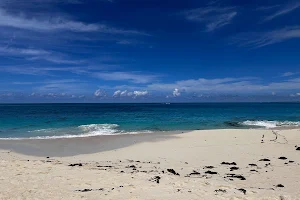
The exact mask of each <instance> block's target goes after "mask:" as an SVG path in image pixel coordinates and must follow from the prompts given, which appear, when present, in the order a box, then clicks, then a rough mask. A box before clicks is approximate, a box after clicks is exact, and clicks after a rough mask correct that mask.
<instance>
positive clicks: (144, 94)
mask: <svg viewBox="0 0 300 200" xmlns="http://www.w3.org/2000/svg"><path fill="white" fill-rule="evenodd" d="M133 94H134V95H135V96H136V97H141V96H147V95H148V94H149V93H148V91H147V90H146V91H134V92H133Z"/></svg>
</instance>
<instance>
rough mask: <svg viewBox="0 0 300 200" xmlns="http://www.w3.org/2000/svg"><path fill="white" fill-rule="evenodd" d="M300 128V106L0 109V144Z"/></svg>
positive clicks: (3, 106)
mask: <svg viewBox="0 0 300 200" xmlns="http://www.w3.org/2000/svg"><path fill="white" fill-rule="evenodd" d="M285 126H286V127H289V126H300V103H171V104H168V103H161V104H159V103H156V104H125V103H124V104H100V103H99V104H0V139H2V140H4V139H5V140H20V139H28V138H30V139H55V138H74V137H89V136H98V135H114V134H138V133H149V134H151V132H157V131H173V130H196V129H227V128H275V127H285Z"/></svg>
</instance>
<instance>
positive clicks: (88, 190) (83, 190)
mask: <svg viewBox="0 0 300 200" xmlns="http://www.w3.org/2000/svg"><path fill="white" fill-rule="evenodd" d="M103 190H104V189H103V188H99V189H82V190H75V192H91V191H103Z"/></svg>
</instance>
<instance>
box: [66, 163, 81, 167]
mask: <svg viewBox="0 0 300 200" xmlns="http://www.w3.org/2000/svg"><path fill="white" fill-rule="evenodd" d="M68 166H70V167H75V166H79V167H82V163H74V164H69V165H68Z"/></svg>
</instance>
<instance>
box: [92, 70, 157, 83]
mask: <svg viewBox="0 0 300 200" xmlns="http://www.w3.org/2000/svg"><path fill="white" fill-rule="evenodd" d="M93 76H95V77H97V78H100V79H103V80H110V81H130V82H133V83H149V82H152V81H154V80H156V79H157V78H158V76H157V75H147V74H139V73H137V72H98V73H93Z"/></svg>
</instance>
